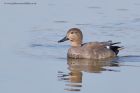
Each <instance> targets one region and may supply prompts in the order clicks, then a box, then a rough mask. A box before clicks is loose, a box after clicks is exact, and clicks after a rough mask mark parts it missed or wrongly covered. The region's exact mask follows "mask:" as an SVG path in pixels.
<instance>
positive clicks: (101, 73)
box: [0, 0, 140, 93]
mask: <svg viewBox="0 0 140 93" xmlns="http://www.w3.org/2000/svg"><path fill="white" fill-rule="evenodd" d="M15 2H16V3H15ZM139 8H140V1H139V0H117V1H115V0H76V1H75V0H70V1H65V0H40V1H34V0H33V1H28V4H27V3H25V1H19V0H12V1H11V0H1V1H0V93H65V92H71V91H75V92H78V93H93V92H96V93H139V92H140V90H139V86H140V82H139V78H140V75H139V72H140V44H139V40H140V37H139V36H140V31H139V30H140V10H139ZM71 27H78V28H80V29H81V30H82V31H83V34H84V42H88V41H106V40H112V41H114V42H117V41H120V42H122V43H121V46H124V47H125V49H124V50H122V51H121V52H120V53H119V56H118V57H117V58H116V59H113V60H107V61H101V62H97V61H91V60H70V59H67V55H66V54H67V49H68V48H69V47H70V45H69V42H65V43H61V44H58V43H57V41H58V40H60V39H61V38H62V37H64V36H65V34H66V32H67V30H68V29H70V28H71Z"/></svg>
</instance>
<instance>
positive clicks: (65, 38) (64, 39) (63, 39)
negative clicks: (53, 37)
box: [58, 36, 69, 43]
mask: <svg viewBox="0 0 140 93" xmlns="http://www.w3.org/2000/svg"><path fill="white" fill-rule="evenodd" d="M67 40H69V39H68V38H67V37H66V36H65V37H64V38H62V39H61V40H59V41H58V43H61V42H64V41H67Z"/></svg>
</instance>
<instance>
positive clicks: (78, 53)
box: [58, 28, 122, 60]
mask: <svg viewBox="0 0 140 93" xmlns="http://www.w3.org/2000/svg"><path fill="white" fill-rule="evenodd" d="M67 40H69V41H70V42H71V48H69V50H68V53H67V56H68V58H87V59H97V60H98V59H106V58H114V57H116V56H117V54H118V53H119V50H120V49H122V47H120V46H115V44H119V43H120V42H116V43H113V42H112V41H107V42H88V43H83V34H82V32H81V30H80V29H78V28H71V29H70V30H69V31H68V32H67V34H66V36H65V37H64V38H63V39H61V40H59V41H58V43H60V42H64V41H67Z"/></svg>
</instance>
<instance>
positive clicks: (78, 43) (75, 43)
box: [71, 41, 82, 47]
mask: <svg viewBox="0 0 140 93" xmlns="http://www.w3.org/2000/svg"><path fill="white" fill-rule="evenodd" d="M81 44H82V41H80V42H71V46H73V47H79V46H81Z"/></svg>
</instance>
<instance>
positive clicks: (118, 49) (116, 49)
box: [110, 46, 124, 55]
mask: <svg viewBox="0 0 140 93" xmlns="http://www.w3.org/2000/svg"><path fill="white" fill-rule="evenodd" d="M110 49H111V50H112V51H113V52H115V54H116V55H117V54H118V53H119V51H120V50H122V49H124V47H123V46H110Z"/></svg>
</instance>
